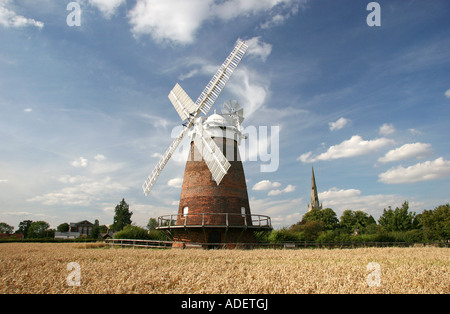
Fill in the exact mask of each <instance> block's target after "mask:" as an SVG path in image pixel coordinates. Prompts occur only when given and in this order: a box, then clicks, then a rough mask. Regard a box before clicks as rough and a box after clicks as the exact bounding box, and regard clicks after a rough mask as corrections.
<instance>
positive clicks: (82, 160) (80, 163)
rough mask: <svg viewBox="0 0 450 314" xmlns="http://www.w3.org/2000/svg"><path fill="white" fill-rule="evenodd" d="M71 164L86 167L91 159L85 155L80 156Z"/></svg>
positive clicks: (76, 166)
mask: <svg viewBox="0 0 450 314" xmlns="http://www.w3.org/2000/svg"><path fill="white" fill-rule="evenodd" d="M70 164H71V165H72V166H73V167H75V168H86V167H87V166H88V164H89V161H88V160H87V159H86V158H84V157H80V158H78V159H75V160H74V161H72V162H71V163H70Z"/></svg>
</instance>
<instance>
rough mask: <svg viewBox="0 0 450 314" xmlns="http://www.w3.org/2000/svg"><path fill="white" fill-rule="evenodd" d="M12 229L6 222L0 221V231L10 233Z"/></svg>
mask: <svg viewBox="0 0 450 314" xmlns="http://www.w3.org/2000/svg"><path fill="white" fill-rule="evenodd" d="M13 230H14V227H13V226H10V225H8V224H7V223H6V222H0V233H8V234H11V233H12V232H13Z"/></svg>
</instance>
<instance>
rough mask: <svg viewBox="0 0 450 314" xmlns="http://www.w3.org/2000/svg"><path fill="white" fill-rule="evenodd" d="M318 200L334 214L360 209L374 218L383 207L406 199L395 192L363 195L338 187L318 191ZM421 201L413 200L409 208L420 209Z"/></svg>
mask: <svg viewBox="0 0 450 314" xmlns="http://www.w3.org/2000/svg"><path fill="white" fill-rule="evenodd" d="M319 200H320V201H321V202H323V207H324V208H331V209H333V210H334V212H335V213H336V215H337V216H338V217H340V216H341V215H342V213H343V212H344V211H345V210H347V209H350V210H353V211H356V210H361V211H364V212H366V213H368V214H370V215H372V216H374V218H375V219H378V217H379V216H380V215H381V213H382V211H383V208H387V207H388V206H399V205H400V204H402V203H403V202H404V201H405V200H406V199H405V198H404V197H403V196H401V195H395V194H375V195H363V193H362V192H361V191H360V190H358V189H347V190H344V189H339V188H336V187H334V188H331V189H330V190H328V191H324V192H321V193H319ZM421 205H422V204H421V203H417V202H414V201H411V202H410V207H411V208H413V207H414V208H417V209H421V208H420V206H421Z"/></svg>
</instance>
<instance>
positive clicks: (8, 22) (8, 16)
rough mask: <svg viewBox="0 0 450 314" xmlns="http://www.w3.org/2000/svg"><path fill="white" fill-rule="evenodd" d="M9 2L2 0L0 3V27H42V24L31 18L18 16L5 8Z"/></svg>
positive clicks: (8, 0)
mask: <svg viewBox="0 0 450 314" xmlns="http://www.w3.org/2000/svg"><path fill="white" fill-rule="evenodd" d="M10 2H11V1H10V0H3V1H1V2H0V25H2V26H4V27H6V28H9V27H26V26H35V27H37V28H39V29H42V28H43V27H44V23H42V22H40V21H36V20H34V19H31V18H26V17H24V16H21V15H18V14H17V13H16V12H14V11H12V10H9V9H7V8H6V6H7V5H8V4H9V3H10Z"/></svg>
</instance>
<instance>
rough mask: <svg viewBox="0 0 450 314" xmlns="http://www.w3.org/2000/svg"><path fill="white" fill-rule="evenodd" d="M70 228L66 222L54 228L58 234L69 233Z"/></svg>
mask: <svg viewBox="0 0 450 314" xmlns="http://www.w3.org/2000/svg"><path fill="white" fill-rule="evenodd" d="M69 229H70V226H69V224H68V223H67V222H65V223H62V224H60V225H59V226H58V227H56V231H58V232H69Z"/></svg>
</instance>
